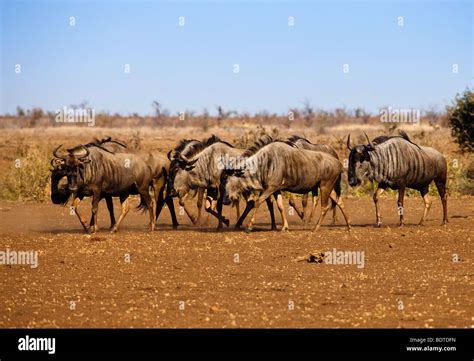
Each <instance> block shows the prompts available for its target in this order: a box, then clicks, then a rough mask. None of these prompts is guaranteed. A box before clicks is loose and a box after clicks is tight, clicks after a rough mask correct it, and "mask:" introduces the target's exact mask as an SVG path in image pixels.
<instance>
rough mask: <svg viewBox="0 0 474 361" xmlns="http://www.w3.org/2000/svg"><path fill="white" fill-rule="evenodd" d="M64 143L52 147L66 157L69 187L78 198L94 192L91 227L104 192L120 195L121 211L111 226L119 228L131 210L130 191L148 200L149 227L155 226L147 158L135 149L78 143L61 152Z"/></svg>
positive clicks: (146, 202)
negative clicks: (115, 149) (115, 150)
mask: <svg viewBox="0 0 474 361" xmlns="http://www.w3.org/2000/svg"><path fill="white" fill-rule="evenodd" d="M61 146H62V145H60V146H59V147H57V148H56V149H55V150H54V151H53V155H54V156H55V157H56V158H57V159H60V160H62V161H64V163H63V165H62V167H63V168H64V170H65V172H66V177H67V180H68V187H69V190H70V191H71V192H72V193H73V197H74V198H76V197H77V196H78V193H79V192H80V194H81V195H82V196H92V217H93V218H92V221H91V225H90V227H89V228H88V231H89V232H91V233H94V232H96V231H97V230H98V225H97V213H98V205H99V201H100V199H101V198H103V197H104V196H105V195H107V196H113V197H119V198H120V203H121V205H122V212H121V214H120V217H119V219H118V221H117V222H116V223H115V224H114V226H113V227H112V232H116V231H117V230H118V227H119V226H120V223H121V222H122V220H123V219H124V217H125V216H126V214H127V213H128V211H129V208H130V207H129V204H128V201H129V195H131V194H140V197H141V203H144V204H146V206H147V208H148V211H149V215H150V230H151V231H153V229H154V227H155V216H154V209H153V202H154V201H153V199H152V198H151V196H150V193H149V189H150V187H152V186H153V170H152V169H151V167H150V166H149V165H148V164H147V163H146V162H145V161H144V159H143V158H142V157H141V156H139V155H136V154H133V153H111V152H109V151H107V150H105V149H102V148H101V147H89V148H88V147H85V146H83V145H80V146H78V147H75V148H72V149H68V150H67V153H66V154H60V153H59V150H60V148H61Z"/></svg>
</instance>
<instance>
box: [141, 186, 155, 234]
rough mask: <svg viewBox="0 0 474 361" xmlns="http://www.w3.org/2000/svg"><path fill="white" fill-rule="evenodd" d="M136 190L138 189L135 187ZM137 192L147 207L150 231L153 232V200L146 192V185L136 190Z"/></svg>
mask: <svg viewBox="0 0 474 361" xmlns="http://www.w3.org/2000/svg"><path fill="white" fill-rule="evenodd" d="M137 188H138V187H137ZM138 192H139V193H140V196H141V197H142V198H143V200H144V201H145V203H146V205H147V207H148V213H149V215H150V231H154V230H155V209H154V207H153V206H154V200H153V198H151V197H150V193H149V192H148V184H146V185H144V186H143V187H140V188H138Z"/></svg>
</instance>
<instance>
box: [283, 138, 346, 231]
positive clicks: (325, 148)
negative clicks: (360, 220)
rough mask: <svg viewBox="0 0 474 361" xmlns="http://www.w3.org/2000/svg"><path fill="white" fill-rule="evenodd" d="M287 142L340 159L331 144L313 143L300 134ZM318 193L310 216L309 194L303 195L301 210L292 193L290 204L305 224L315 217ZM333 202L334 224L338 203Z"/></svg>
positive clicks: (314, 198)
mask: <svg viewBox="0 0 474 361" xmlns="http://www.w3.org/2000/svg"><path fill="white" fill-rule="evenodd" d="M285 143H287V144H289V145H291V146H294V147H296V148H300V149H307V150H314V151H319V152H324V153H327V154H329V155H332V156H333V157H334V158H336V159H337V160H339V156H338V155H337V152H336V150H335V149H334V148H333V147H331V146H330V145H326V144H313V143H311V142H310V141H309V140H308V139H306V138H303V137H300V136H299V135H292V136H291V137H289V138H288V139H286V140H285ZM318 198H319V196H318V193H314V194H313V206H312V208H311V213H310V215H309V217H308V214H307V211H306V210H307V206H308V194H305V195H303V197H302V200H301V201H302V205H303V210H302V211H300V210H299V209H298V207H297V206H296V202H295V198H294V196H293V194H290V206H292V207H293V208H294V210H295V211H296V213H297V214H298V216H299V217H300V218H301V219H302V220H303V221H304V222H305V224H307V223H309V222H311V219H312V218H313V214H314V211H315V210H316V206H317V205H318ZM331 203H332V209H333V213H332V224H336V203H335V202H334V201H333V200H331Z"/></svg>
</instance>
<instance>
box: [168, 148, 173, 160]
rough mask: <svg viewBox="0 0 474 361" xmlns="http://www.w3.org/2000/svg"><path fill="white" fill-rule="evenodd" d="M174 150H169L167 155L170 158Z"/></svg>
mask: <svg viewBox="0 0 474 361" xmlns="http://www.w3.org/2000/svg"><path fill="white" fill-rule="evenodd" d="M172 151H173V150H170V151H169V152H168V154H167V157H168V159H169V160H171V152H172Z"/></svg>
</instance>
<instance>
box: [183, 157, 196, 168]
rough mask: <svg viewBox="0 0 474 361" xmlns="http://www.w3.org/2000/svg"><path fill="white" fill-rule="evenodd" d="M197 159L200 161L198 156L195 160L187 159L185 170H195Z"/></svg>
mask: <svg viewBox="0 0 474 361" xmlns="http://www.w3.org/2000/svg"><path fill="white" fill-rule="evenodd" d="M197 161H198V158H196V159H194V160H190V161H187V162H186V168H185V170H188V171H189V170H193V169H194V167H195V165H194V163H196V162H197Z"/></svg>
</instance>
